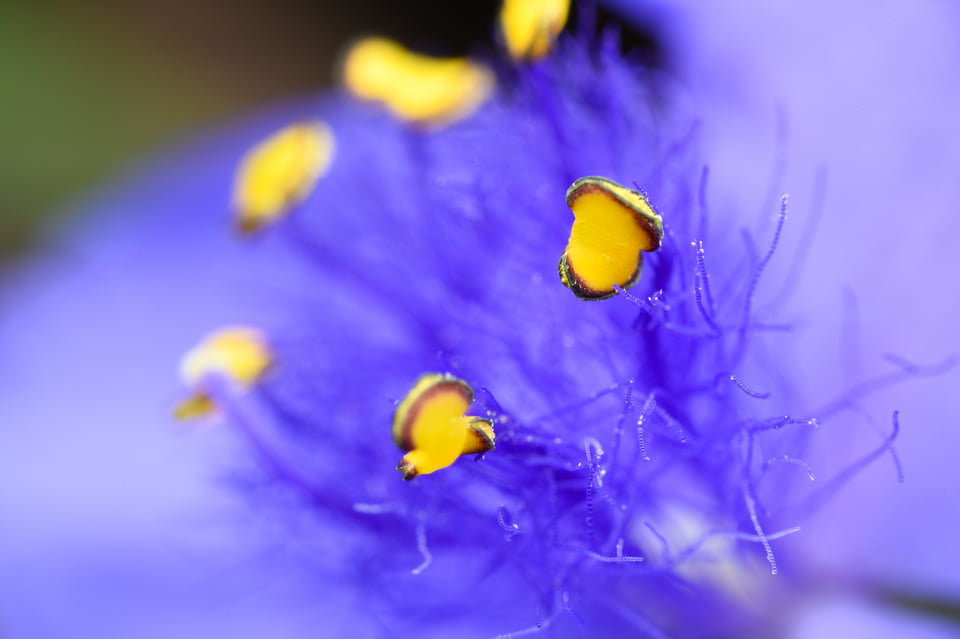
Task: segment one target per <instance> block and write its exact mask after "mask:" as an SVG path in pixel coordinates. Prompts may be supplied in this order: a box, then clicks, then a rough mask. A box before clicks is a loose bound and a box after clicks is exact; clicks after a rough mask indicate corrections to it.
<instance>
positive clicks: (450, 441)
mask: <svg viewBox="0 0 960 639" xmlns="http://www.w3.org/2000/svg"><path fill="white" fill-rule="evenodd" d="M471 403H473V389H472V388H471V387H470V386H469V385H468V384H467V383H466V382H464V381H463V380H460V379H457V378H456V377H453V376H452V375H447V374H440V373H431V374H427V375H423V376H422V377H420V379H419V380H417V383H416V384H414V386H413V388H412V389H410V392H409V393H407V396H406V397H405V398H404V399H403V401H401V402H400V405H399V406H397V410H396V412H395V413H394V415H393V439H394V441H395V442H396V444H397V446H398V447H399V448H400V449H401V450H405V451H409V452H407V454H406V455H404V456H403V459H401V460H400V463H399V464H397V470H399V471H401V472H402V473H403V478H404V479H405V480H408V481H409V480H411V479H413V478H414V477H416V476H417V475H429V474H430V473H433V472H436V471H438V470H440V469H441V468H446V467H447V466H450V465H451V464H453V462H455V461H456V460H457V458H458V457H460V455H471V454H477V453H485V452H487V451H490V450H493V449H494V448H495V444H494V437H495V436H494V432H493V422H492V421H491V420H489V419H484V418H482V417H474V416H471V415H464V413H465V412H466V410H467V409H468V408H469V407H470V404H471Z"/></svg>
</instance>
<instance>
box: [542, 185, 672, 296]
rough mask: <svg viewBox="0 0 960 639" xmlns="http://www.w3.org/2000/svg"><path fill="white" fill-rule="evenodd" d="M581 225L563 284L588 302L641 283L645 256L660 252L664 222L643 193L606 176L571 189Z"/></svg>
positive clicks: (563, 267)
mask: <svg viewBox="0 0 960 639" xmlns="http://www.w3.org/2000/svg"><path fill="white" fill-rule="evenodd" d="M567 206H569V207H570V209H571V210H572V211H573V215H574V217H575V220H574V222H573V228H571V229H570V239H569V240H568V242H567V248H566V250H565V251H564V252H563V255H561V256H560V267H559V268H560V281H562V282H563V285H564V286H566V287H567V288H569V289H570V290H571V291H573V294H574V295H576V296H577V297H579V298H580V299H584V300H602V299H606V298H608V297H613V296H614V295H616V294H617V291H616V289H615V288H614V285H616V286H619V287H620V288H630V287H631V286H633V285H634V284H636V283H637V280H638V279H640V271H641V267H642V266H643V256H642V254H641V253H640V252H641V251H655V250H657V249H658V248H660V242H661V240H662V239H663V222H662V221H661V219H660V216H659V215H658V214H657V212H656V211H654V210H653V207H652V206H650V203H649V202H647V198H645V197H644V196H643V195H642V194H640V193H638V192H637V191H633V190H631V189H628V188H627V187H625V186H621V185H620V184H617V183H616V182H613V181H612V180H608V179H607V178H602V177H583V178H580V179H579V180H577V181H576V182H574V183H573V185H572V186H571V187H570V188H569V189H568V190H567Z"/></svg>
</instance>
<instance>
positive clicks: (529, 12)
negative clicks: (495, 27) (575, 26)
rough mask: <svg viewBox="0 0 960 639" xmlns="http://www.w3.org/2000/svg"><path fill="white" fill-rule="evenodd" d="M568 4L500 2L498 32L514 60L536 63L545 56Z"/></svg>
mask: <svg viewBox="0 0 960 639" xmlns="http://www.w3.org/2000/svg"><path fill="white" fill-rule="evenodd" d="M569 13H570V0H504V2H503V7H502V8H501V9H500V31H501V33H503V39H504V41H505V43H506V45H507V51H509V52H510V57H512V58H513V59H514V60H537V59H539V58H542V57H543V56H545V55H547V54H548V53H549V52H550V49H551V47H552V46H553V42H554V40H556V39H557V36H558V35H559V34H560V31H562V30H563V26H564V25H565V24H566V22H567V15H568V14H569Z"/></svg>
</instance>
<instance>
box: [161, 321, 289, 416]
mask: <svg viewBox="0 0 960 639" xmlns="http://www.w3.org/2000/svg"><path fill="white" fill-rule="evenodd" d="M272 363H273V354H272V353H271V352H270V348H269V346H268V345H267V342H266V339H265V338H264V336H263V334H262V333H261V332H260V331H258V330H256V329H252V328H245V327H229V328H223V329H220V330H218V331H216V332H214V333H211V334H210V335H208V336H207V337H205V338H204V339H203V341H201V342H200V343H199V344H198V345H197V346H195V347H194V348H192V349H191V350H190V351H188V352H187V354H186V355H184V357H183V359H182V360H181V362H180V377H181V378H182V379H183V382H184V384H186V385H187V386H188V387H190V389H191V391H192V394H191V395H190V397H188V398H187V399H185V400H184V401H183V402H181V403H180V405H179V406H177V408H176V410H175V411H174V415H175V416H176V417H177V418H178V419H184V420H187V419H194V418H197V417H204V416H207V415H210V414H212V413H213V412H214V411H215V409H216V407H215V405H214V402H213V398H212V397H210V395H209V393H208V392H207V391H206V389H204V380H206V379H207V378H208V377H209V376H210V375H219V376H221V377H224V378H226V379H228V380H230V381H231V382H233V383H234V384H235V385H236V386H237V387H239V388H241V389H246V388H249V387H251V386H253V385H254V384H255V383H257V381H258V380H259V379H260V378H261V377H262V376H263V374H264V372H266V370H267V369H268V368H269V367H270V365H271V364H272Z"/></svg>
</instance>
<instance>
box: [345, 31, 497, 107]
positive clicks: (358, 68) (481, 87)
mask: <svg viewBox="0 0 960 639" xmlns="http://www.w3.org/2000/svg"><path fill="white" fill-rule="evenodd" d="M343 79H344V83H345V84H346V86H347V88H348V89H349V90H350V91H351V92H352V93H353V94H354V95H356V96H358V97H360V98H363V99H366V100H375V101H378V102H382V103H383V104H384V105H385V106H386V107H387V109H388V110H389V111H390V112H391V113H392V114H393V115H394V116H396V117H398V118H400V119H401V120H405V121H408V122H414V123H419V124H431V123H433V124H443V123H449V122H453V121H455V120H459V119H461V118H463V117H465V116H467V115H469V114H470V113H471V112H473V110H474V109H475V108H476V107H477V106H479V105H480V104H481V103H482V102H483V101H484V100H486V98H487V97H488V96H489V95H490V93H491V91H492V90H493V86H494V80H493V74H492V73H491V72H490V71H489V70H488V69H487V68H486V67H484V66H481V65H479V64H475V63H473V62H471V61H470V60H468V59H466V58H449V59H439V58H431V57H428V56H425V55H420V54H417V53H413V52H411V51H408V50H406V49H404V48H403V47H402V46H400V45H399V44H397V43H395V42H391V41H390V40H386V39H384V38H366V39H364V40H360V41H359V42H357V43H356V44H354V45H353V46H352V47H351V48H350V50H349V51H348V52H347V56H346V59H345V61H344V65H343Z"/></svg>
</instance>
